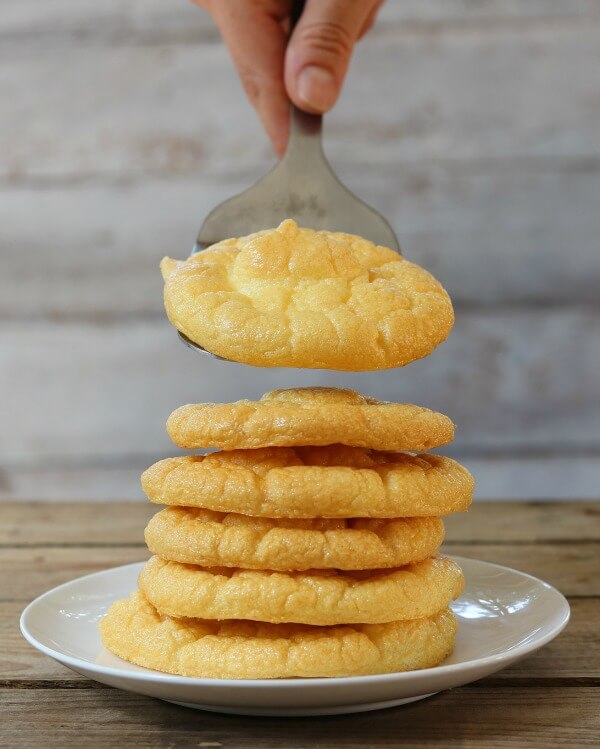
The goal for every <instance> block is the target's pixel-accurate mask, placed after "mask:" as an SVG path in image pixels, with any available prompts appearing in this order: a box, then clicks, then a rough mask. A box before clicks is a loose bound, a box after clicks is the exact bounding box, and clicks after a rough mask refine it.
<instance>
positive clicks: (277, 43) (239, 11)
mask: <svg viewBox="0 0 600 749" xmlns="http://www.w3.org/2000/svg"><path fill="white" fill-rule="evenodd" d="M193 2H195V3H196V4H197V5H200V6H202V7H203V8H204V9H205V10H207V11H208V12H209V13H210V14H211V16H212V17H213V19H214V21H215V23H216V24H217V26H218V28H219V30H220V32H221V34H222V36H223V39H224V40H225V43H226V44H227V46H228V47H229V51H230V53H231V56H232V57H233V61H234V63H235V66H236V68H237V71H238V73H239V75H240V78H241V81H242V84H243V86H244V90H245V91H246V94H247V96H248V98H249V99H250V102H251V103H252V105H253V106H254V108H255V109H256V111H257V112H258V115H259V117H260V119H261V121H262V124H263V126H264V128H265V130H266V131H267V134H268V136H269V138H270V139H271V143H272V144H273V148H274V149H275V151H276V152H277V153H278V154H279V155H281V154H282V153H283V152H284V151H285V147H286V144H287V138H288V128H289V101H290V99H291V100H292V101H293V102H294V104H295V105H296V106H297V107H300V108H301V109H304V110H306V111H307V112H312V113H313V114H321V113H323V112H326V111H328V110H329V109H331V107H332V106H333V105H334V104H335V102H336V99H337V98H338V95H339V93H340V90H341V88H342V84H343V82H344V77H345V75H346V71H347V70H348V65H349V63H350V57H351V55H352V51H353V48H354V44H355V42H356V41H357V40H358V39H360V38H361V37H362V36H363V35H364V34H365V33H366V32H367V31H368V30H369V29H370V28H371V26H372V25H373V23H374V21H375V17H376V15H377V11H378V10H379V7H380V6H381V5H382V4H383V0H307V2H306V6H305V9H304V12H303V14H302V16H301V18H300V20H299V21H298V23H297V25H296V27H295V29H294V31H293V33H292V36H291V38H290V39H289V41H288V29H289V16H290V8H291V5H292V3H291V0H193Z"/></svg>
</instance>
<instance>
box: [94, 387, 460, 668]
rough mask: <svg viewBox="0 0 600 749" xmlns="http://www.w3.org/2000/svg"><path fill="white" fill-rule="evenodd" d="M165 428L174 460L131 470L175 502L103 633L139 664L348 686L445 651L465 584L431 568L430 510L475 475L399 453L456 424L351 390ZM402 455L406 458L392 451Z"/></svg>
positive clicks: (189, 414)
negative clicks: (184, 452) (175, 449)
mask: <svg viewBox="0 0 600 749" xmlns="http://www.w3.org/2000/svg"><path fill="white" fill-rule="evenodd" d="M167 429H168V432H169V434H170V436H171V437H172V439H173V440H174V442H175V443H176V444H177V445H179V446H181V447H185V448H191V449H196V448H205V447H217V448H220V451H219V452H214V453H211V454H208V455H194V456H184V457H176V458H168V459H166V460H162V461H159V462H158V463H156V464H155V465H153V466H152V467H151V468H149V469H148V470H147V471H146V472H145V473H144V474H143V476H142V485H143V487H144V490H145V492H146V494H147V495H148V497H149V499H150V500H151V501H152V502H156V503H158V504H166V505H169V507H168V508H167V509H164V510H162V511H161V512H159V513H158V514H157V515H155V516H154V517H153V518H152V520H151V521H150V523H149V524H148V527H147V528H146V542H147V544H148V547H149V549H150V550H151V551H152V552H153V553H154V554H155V556H153V557H152V558H151V559H150V561H149V562H148V563H147V564H146V566H145V567H144V569H143V571H142V573H141V575H140V579H139V591H138V592H137V593H135V594H134V595H133V597H132V598H130V599H129V600H126V601H119V602H117V603H116V604H114V606H113V607H112V608H111V609H110V611H109V613H108V614H107V616H106V617H105V618H104V619H103V621H102V622H101V631H102V637H103V640H104V643H105V645H106V646H107V647H108V648H109V649H110V650H112V651H113V652H114V653H116V654H117V655H119V656H121V657H122V658H125V659H127V660H129V661H132V662H133V663H137V664H139V665H142V666H146V667H148V668H153V669H157V670H159V671H166V672H168V673H175V674H182V675H186V676H202V677H209V678H211V677H212V678H237V679H243V678H282V677H298V676H305V677H307V676H349V675H359V674H371V673H384V672H392V671H403V670H408V669H417V668H425V667H427V666H433V665H435V664H437V663H439V662H440V661H442V660H443V659H444V658H445V657H446V656H447V655H448V654H449V653H450V652H451V650H452V647H453V644H454V638H455V634H456V623H455V620H454V617H453V615H452V613H451V611H450V609H449V608H448V606H449V603H450V602H451V601H452V600H453V599H454V598H456V597H457V596H458V595H460V593H461V591H462V588H463V576H462V572H461V570H460V568H459V567H458V565H457V564H456V563H454V562H453V561H451V560H449V559H446V558H444V557H440V556H437V550H438V547H439V546H440V544H441V543H442V540H443V535H444V528H443V523H442V521H441V519H440V516H441V515H446V514H448V513H451V512H457V511H462V510H465V509H466V508H467V507H468V505H469V504H470V502H471V496H472V491H473V480H472V478H471V476H470V474H469V473H468V471H466V469H464V468H463V467H461V466H460V465H458V464H457V463H456V462H455V461H453V460H450V459H448V458H444V457H441V456H438V455H430V454H421V455H414V454H411V453H412V451H422V450H427V449H429V448H432V447H436V446H438V445H441V444H444V443H447V442H449V441H450V440H451V439H452V438H453V434H454V426H453V424H452V422H451V421H450V420H449V419H448V418H446V417H445V416H442V415H441V414H438V413H434V412H432V411H428V410H426V409H424V408H419V407H417V406H412V405H407V404H393V403H381V402H379V401H376V400H373V399H369V398H364V397H363V396H361V395H359V394H358V393H355V392H353V391H349V390H336V389H328V388H304V389H297V390H280V391H274V392H272V393H267V394H266V395H265V396H263V398H262V399H261V400H260V401H255V402H253V401H238V402H236V403H228V404H214V403H208V404H199V405H188V406H183V407H182V408H180V409H178V410H177V411H175V412H174V413H173V414H172V415H171V416H170V418H169V420H168V423H167ZM401 451H411V452H401Z"/></svg>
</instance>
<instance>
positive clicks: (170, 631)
mask: <svg viewBox="0 0 600 749" xmlns="http://www.w3.org/2000/svg"><path fill="white" fill-rule="evenodd" d="M100 633H101V636H102V641H103V643H104V645H105V646H106V647H107V648H108V649H109V650H111V651H112V652H113V653H115V654H116V655H118V656H119V657H120V658H124V659H125V660H127V661H130V662H131V663H136V664H137V665H138V666H144V667H145V668H152V669H155V670H157V671H164V672H166V673H169V674H179V675H180V676H195V677H200V678H205V679H206V678H208V679H283V678H294V677H311V676H312V677H319V676H326V677H332V676H360V675H362V674H376V673H392V672H397V671H412V670H414V669H419V668H428V667H430V666H436V665H437V664H438V663H440V662H441V661H442V660H444V658H445V657H446V656H447V655H449V654H450V653H451V652H452V649H453V647H454V639H455V637H456V620H455V618H454V616H453V615H452V612H451V611H450V610H449V609H445V610H444V611H441V612H439V613H437V614H434V615H433V616H431V617H428V618H425V619H418V620H416V621H405V622H389V623H387V624H357V625H353V626H351V627H345V626H338V627H309V626H303V625H302V624H264V623H260V622H248V621H223V622H216V621H203V620H201V619H172V618H170V617H165V616H161V615H160V614H159V613H158V612H157V611H156V609H155V608H154V607H153V606H152V605H151V604H150V603H149V602H148V601H147V600H146V599H145V598H144V596H143V595H141V594H140V593H134V594H133V595H132V596H131V598H129V599H127V600H122V601H117V602H116V603H115V604H113V606H111V608H110V609H109V610H108V612H107V614H106V616H105V617H104V618H103V619H102V620H101V621H100Z"/></svg>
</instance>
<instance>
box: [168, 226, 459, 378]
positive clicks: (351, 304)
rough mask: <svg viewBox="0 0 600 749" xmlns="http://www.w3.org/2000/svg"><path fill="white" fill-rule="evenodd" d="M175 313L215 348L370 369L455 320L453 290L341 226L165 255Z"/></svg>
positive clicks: (266, 361)
mask: <svg viewBox="0 0 600 749" xmlns="http://www.w3.org/2000/svg"><path fill="white" fill-rule="evenodd" d="M161 271H162V274H163V277H164V280H165V289H164V301H165V309H166V311H167V315H168V317H169V320H170V321H171V322H172V323H173V325H174V326H175V327H176V328H177V329H178V330H180V331H181V332H182V333H184V334H185V335H186V336H187V337H188V338H190V339H191V340H192V341H195V342H196V343H198V344H199V345H201V346H203V347H204V348H205V349H207V350H208V351H211V352H212V353H214V354H217V355H218V356H222V357H224V358H226V359H231V360H233V361H238V362H244V363H246V364H252V365H255V366H261V367H307V368H312V369H338V370H348V371H366V370H377V369H389V368H391V367H401V366H403V365H405V364H408V363H409V362H412V361H414V360H415V359H420V358H422V357H424V356H427V355H428V354H430V353H431V352H432V351H433V349H434V348H435V347H436V346H437V345H438V344H440V343H441V342H442V341H444V340H445V339H446V338H447V337H448V334H449V333H450V331H451V329H452V325H453V323H454V313H453V310H452V304H451V302H450V298H449V297H448V294H447V293H446V292H445V291H444V289H443V287H442V286H441V284H440V283H439V282H438V281H436V280H435V278H433V276H432V275H431V274H429V273H428V272H427V271H425V270H424V269H423V268H420V267H419V266H418V265H414V264H413V263H410V262H408V261H407V260H404V258H403V257H402V256H401V255H399V254H398V253H396V252H394V251H393V250H390V249H388V248H386V247H380V246H377V245H374V244H373V243H372V242H369V241H368V240H366V239H362V238H361V237H357V236H354V235H352V234H343V233H340V232H328V231H318V232H317V231H314V230H312V229H301V228H299V227H298V226H297V225H296V223H295V222H294V221H291V220H287V221H284V222H283V223H282V224H281V225H280V226H279V227H277V228H276V229H267V230H265V231H261V232H258V233H256V234H251V235H249V236H247V237H240V238H239V239H227V240H225V241H223V242H219V243H218V244H215V245H213V246H212V247H210V248H208V249H207V250H205V251H203V252H200V253H198V254H196V255H193V256H192V257H190V258H188V259H187V260H184V261H181V262H179V261H175V260H171V259H170V258H165V259H164V260H163V261H162V263H161Z"/></svg>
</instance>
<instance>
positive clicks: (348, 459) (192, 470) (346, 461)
mask: <svg viewBox="0 0 600 749" xmlns="http://www.w3.org/2000/svg"><path fill="white" fill-rule="evenodd" d="M142 487H143V489H144V492H145V493H146V495H147V496H148V498H149V499H150V501H151V502H156V503H157V504H166V505H183V506H191V507H203V508H206V509H209V510H216V511H220V512H238V513H243V514H245V515H254V516H257V517H271V518H278V517H287V518H311V517H327V518H352V517H364V518H368V517H371V518H390V517H416V516H420V517H427V516H431V515H447V514H449V513H452V512H461V511H463V510H466V509H467V508H468V506H469V505H470V504H471V500H472V497H473V478H472V476H471V474H470V473H469V472H468V471H467V470H466V468H463V467H462V466H461V465H459V464H458V463H457V462H456V461H454V460H451V459H450V458H444V457H442V456H441V455H427V454H425V455H408V454H406V453H384V452H377V451H375V450H368V449H365V448H361V447H348V446H346V445H328V446H325V447H295V448H291V447H266V448H259V449H256V450H231V451H225V452H215V453H210V454H209V455H186V456H179V457H176V458H166V459H165V460H160V461H158V463H155V464H154V465H152V466H150V468H148V469H147V470H146V471H145V472H144V473H143V474H142Z"/></svg>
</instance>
